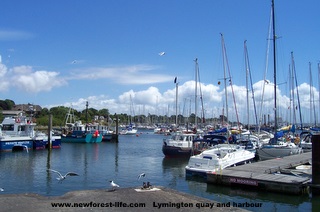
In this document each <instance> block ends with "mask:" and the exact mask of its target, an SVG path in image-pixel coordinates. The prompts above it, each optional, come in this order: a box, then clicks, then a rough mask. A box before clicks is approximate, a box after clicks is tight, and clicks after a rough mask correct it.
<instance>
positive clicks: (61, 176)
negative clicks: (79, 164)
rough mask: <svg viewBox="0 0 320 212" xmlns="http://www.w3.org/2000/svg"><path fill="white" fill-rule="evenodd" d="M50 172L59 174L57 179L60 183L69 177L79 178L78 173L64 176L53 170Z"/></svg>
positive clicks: (69, 173)
mask: <svg viewBox="0 0 320 212" xmlns="http://www.w3.org/2000/svg"><path fill="white" fill-rule="evenodd" d="M48 171H52V172H55V173H57V174H58V177H57V178H56V179H57V180H59V181H60V182H62V181H63V180H64V179H66V177H67V176H79V175H78V174H77V173H74V172H68V173H67V174H65V175H62V174H61V173H60V172H58V171H56V170H53V169H48Z"/></svg>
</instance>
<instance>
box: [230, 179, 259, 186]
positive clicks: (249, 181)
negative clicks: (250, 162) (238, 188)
mask: <svg viewBox="0 0 320 212" xmlns="http://www.w3.org/2000/svg"><path fill="white" fill-rule="evenodd" d="M230 183H238V184H244V185H253V186H258V182H257V181H256V180H247V179H241V178H230Z"/></svg>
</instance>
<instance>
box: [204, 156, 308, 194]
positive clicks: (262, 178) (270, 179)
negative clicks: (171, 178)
mask: <svg viewBox="0 0 320 212" xmlns="http://www.w3.org/2000/svg"><path fill="white" fill-rule="evenodd" d="M311 158H312V155H311V152H307V153H302V154H298V155H291V156H287V157H283V158H277V159H271V160H265V161H258V162H255V163H250V164H245V165H241V166H236V167H229V168H226V169H223V170H220V171H218V172H215V173H212V172H210V173H207V183H214V184H221V185H228V186H234V185H237V186H246V187H251V188H253V189H260V190H266V191H273V192H280V193H286V194H303V193H307V192H308V189H309V185H308V184H309V183H310V180H311V179H310V178H309V177H300V176H294V175H287V174H282V173H283V172H287V171H288V170H289V169H292V170H295V169H294V168H295V167H297V166H299V165H303V164H307V163H309V162H310V161H311Z"/></svg>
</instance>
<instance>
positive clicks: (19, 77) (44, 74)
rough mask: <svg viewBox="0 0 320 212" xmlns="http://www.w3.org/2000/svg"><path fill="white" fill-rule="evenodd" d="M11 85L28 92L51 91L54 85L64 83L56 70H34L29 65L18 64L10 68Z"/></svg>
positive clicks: (57, 85) (58, 85)
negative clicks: (11, 74)
mask: <svg viewBox="0 0 320 212" xmlns="http://www.w3.org/2000/svg"><path fill="white" fill-rule="evenodd" d="M12 73H13V74H14V76H12V77H11V82H12V86H14V87H17V88H18V89H20V90H23V91H26V92H28V93H39V92H42V91H45V92H46V91H51V90H52V89H53V88H54V87H60V86H62V85H65V84H66V81H64V80H63V79H61V78H60V77H59V73H58V72H49V71H34V70H33V69H32V67H30V66H19V67H15V68H13V69H12Z"/></svg>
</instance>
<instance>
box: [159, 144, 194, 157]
mask: <svg viewBox="0 0 320 212" xmlns="http://www.w3.org/2000/svg"><path fill="white" fill-rule="evenodd" d="M162 152H163V154H164V155H165V156H166V157H190V156H191V153H192V148H188V147H176V146H168V145H163V146H162Z"/></svg>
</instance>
